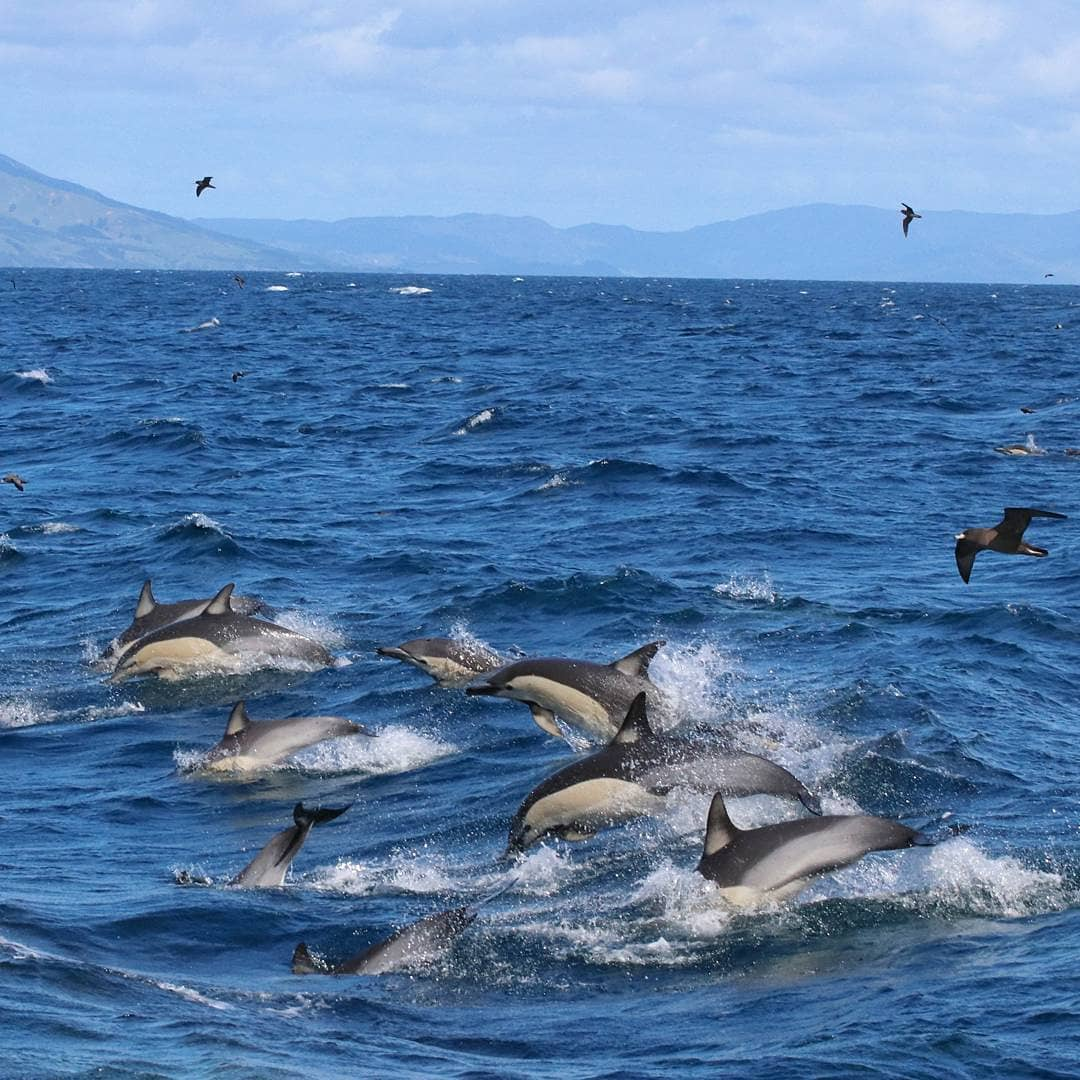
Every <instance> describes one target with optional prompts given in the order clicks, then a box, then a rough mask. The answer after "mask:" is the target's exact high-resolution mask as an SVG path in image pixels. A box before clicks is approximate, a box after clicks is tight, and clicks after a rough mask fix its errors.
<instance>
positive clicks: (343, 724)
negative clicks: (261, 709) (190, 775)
mask: <svg viewBox="0 0 1080 1080" xmlns="http://www.w3.org/2000/svg"><path fill="white" fill-rule="evenodd" d="M341 735H368V736H371V737H374V733H373V732H370V731H368V730H367V729H366V728H364V727H362V726H361V725H360V724H356V723H353V721H352V720H346V719H345V718H344V717H342V716H291V717H289V718H288V719H287V720H252V719H251V717H250V716H248V712H247V707H246V706H245V705H244V702H242V701H238V702H237V703H236V704H235V705H234V706H233V709H232V712H231V713H229V722H228V724H226V726H225V734H224V736H222V739H221V741H220V742H219V743H217V744H216V745H215V746H213V747H212V748H211V749H210V750H209V751H208V752H207V754H206V756H205V757H204V758H203V759H202V760H201V761H200V762H199V763H198V764H197V765H195V766H194V767H195V768H197V769H208V770H211V771H213V772H257V771H259V770H260V769H267V768H269V767H270V766H272V765H276V764H277V763H278V762H281V761H284V760H285V758H287V757H291V756H292V755H293V754H295V753H297V752H298V751H300V750H303V749H304V748H305V747H307V746H314V745H315V744H316V743H320V742H323V741H325V740H326V739H336V738H338V737H339V736H341Z"/></svg>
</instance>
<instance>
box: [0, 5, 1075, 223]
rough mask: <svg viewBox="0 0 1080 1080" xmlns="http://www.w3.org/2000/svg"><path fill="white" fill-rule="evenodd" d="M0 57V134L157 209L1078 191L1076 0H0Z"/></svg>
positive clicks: (325, 213)
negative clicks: (204, 182) (207, 180)
mask: <svg viewBox="0 0 1080 1080" xmlns="http://www.w3.org/2000/svg"><path fill="white" fill-rule="evenodd" d="M0 78H2V80H3V85H4V87H5V93H4V95H3V97H2V101H0V153H4V154H7V155H8V156H10V157H13V158H16V159H17V160H19V161H21V162H23V163H24V164H26V165H29V166H30V167H31V168H34V169H37V170H39V171H40V172H43V173H46V174H48V175H50V176H55V177H59V178H61V179H65V180H71V181H74V182H75V183H79V184H83V185H85V186H87V187H90V188H94V189H95V190H98V191H101V192H102V193H104V194H106V195H109V196H110V197H112V198H115V199H119V200H121V201H123V202H129V203H133V204H135V205H137V206H143V207H148V208H150V209H154V210H161V211H164V212H165V213H169V214H175V215H178V216H181V217H194V216H198V215H204V216H209V217H271V218H318V219H323V220H334V219H338V218H345V217H366V216H380V215H392V216H397V215H403V214H435V215H444V214H455V213H461V212H482V213H497V214H509V215H515V216H516V215H531V216H535V217H539V218H542V219H544V220H545V221H548V222H550V223H551V224H553V225H556V226H560V227H565V226H570V225H577V224H583V223H586V222H602V223H605V224H613V225H629V226H632V227H634V228H639V229H656V230H675V229H685V228H690V227H692V226H694V225H701V224H707V223H710V222H714V221H720V220H726V219H731V218H737V217H743V216H745V215H748V214H754V213H760V212H763V211H767V210H771V209H777V208H780V207H785V206H794V205H801V204H805V203H811V202H836V203H857V204H868V205H872V206H883V207H895V206H898V204H899V202H900V200H903V201H906V202H908V203H911V204H912V205H913V206H914V207H915V208H916V209H917V210H918V209H927V208H928V209H931V210H950V209H968V210H979V211H994V212H1005V213H1008V212H1028V213H1057V212H1063V211H1068V210H1075V209H1080V168H1078V164H1080V3H1076V2H1074V0H1053V2H1051V0H1024V2H1016V0H985V2H984V0H756V2H749V3H744V2H741V0H734V2H727V0H708V2H697V0H682V2H681V0H655V2H654V0H605V2H604V3H590V2H588V0H542V2H533V0H409V2H408V3H407V4H406V3H401V4H393V3H379V2H368V0H348V2H337V0H323V2H320V0H226V2H221V0H215V2H213V3H204V2H203V0H3V3H0ZM204 174H210V175H212V176H213V177H214V183H215V185H217V190H216V191H208V192H206V193H205V194H204V195H203V196H202V197H201V198H200V199H199V201H198V202H197V203H196V202H195V198H194V185H193V181H194V180H195V179H196V178H197V177H200V176H203V175H204Z"/></svg>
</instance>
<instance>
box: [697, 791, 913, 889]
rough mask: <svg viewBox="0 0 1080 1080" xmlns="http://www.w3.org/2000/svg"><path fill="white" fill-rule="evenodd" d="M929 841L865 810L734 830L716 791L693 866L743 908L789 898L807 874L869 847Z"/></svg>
mask: <svg viewBox="0 0 1080 1080" xmlns="http://www.w3.org/2000/svg"><path fill="white" fill-rule="evenodd" d="M932 842H933V841H931V840H929V839H928V838H927V837H925V836H924V835H923V834H922V833H920V832H917V831H916V830H915V829H909V828H908V827H907V826H906V825H901V824H900V822H898V821H891V820H890V819H889V818H880V817H871V816H870V815H868V814H847V815H828V816H826V817H819V818H799V819H798V820H797V821H780V822H777V823H776V824H774V825H763V826H761V828H758V829H739V828H736V827H735V826H734V825H733V824H732V822H731V818H730V817H728V812H727V807H726V806H725V805H724V797H723V795H721V794H720V792H717V793H716V795H714V796H713V801H712V805H711V806H710V807H709V818H708V824H707V826H706V830H705V850H704V852H703V853H702V856H701V861H700V862H699V863H698V866H697V869H698V873H699V874H701V875H702V876H703V877H706V878H708V879H709V880H710V881H713V882H715V883H716V884H717V885H718V886H720V893H721V895H722V896H723V898H724V899H725V900H727V901H728V902H729V903H731V904H735V905H737V906H739V907H747V906H752V905H755V904H759V903H762V902H769V901H776V900H783V899H785V898H786V897H789V896H794V895H795V894H796V893H798V892H800V891H801V890H802V889H804V888H805V887H806V886H807V885H808V884H809V881H810V879H811V878H813V877H817V876H818V875H820V874H827V873H829V871H831V870H838V869H840V867H842V866H847V865H848V864H850V863H853V862H857V861H858V860H859V859H861V858H862V857H863V856H864V855H867V854H869V853H870V852H871V851H892V850H895V849H897V848H906V847H911V846H912V845H913V844H920V845H928V844H931V843H932Z"/></svg>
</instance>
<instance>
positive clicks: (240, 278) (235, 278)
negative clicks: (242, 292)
mask: <svg viewBox="0 0 1080 1080" xmlns="http://www.w3.org/2000/svg"><path fill="white" fill-rule="evenodd" d="M233 281H235V282H236V284H237V285H239V286H240V288H241V289H242V288H243V287H244V278H243V276H242V275H241V274H233Z"/></svg>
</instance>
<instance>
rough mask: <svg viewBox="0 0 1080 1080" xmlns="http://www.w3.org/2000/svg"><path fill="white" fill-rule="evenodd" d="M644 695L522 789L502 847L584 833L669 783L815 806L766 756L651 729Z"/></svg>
mask: <svg viewBox="0 0 1080 1080" xmlns="http://www.w3.org/2000/svg"><path fill="white" fill-rule="evenodd" d="M645 702H646V699H645V695H644V694H638V696H637V697H636V698H635V699H634V701H633V703H632V704H631V706H630V709H629V711H628V712H627V714H626V719H625V720H624V721H623V725H622V727H621V728H619V732H618V734H617V735H616V736H615V738H614V739H612V740H611V742H610V743H609V744H608V745H607V746H605V747H604V748H603V749H602V750H597V751H596V753H594V754H590V755H589V756H588V757H586V758H583V759H582V760H580V761H575V762H573V763H571V764H570V765H567V766H566V768H564V769H560V770H559V771H558V772H556V773H554V774H553V775H552V776H549V777H548V778H547V779H546V780H544V781H543V782H542V783H541V784H539V785H538V786H537V787H536V788H534V789H533V790H532V791H531V792H530V793H529V795H528V796H527V797H526V799H525V801H524V802H523V803H522V804H521V806H520V807H519V808H518V811H517V813H516V814H515V815H514V819H513V821H512V822H511V824H510V839H509V844H508V847H507V853H508V854H511V853H515V852H520V851H524V850H525V848H527V847H528V846H529V845H530V844H535V843H536V842H537V841H538V840H541V839H543V838H544V837H545V836H548V835H554V836H558V837H560V838H561V839H564V840H585V839H588V838H589V837H591V836H593V835H595V834H596V833H597V832H599V831H600V830H601V829H604V828H607V827H609V826H611V825H618V824H620V823H621V822H624V821H629V820H631V819H632V818H635V817H639V816H641V815H646V814H656V813H658V812H659V811H661V810H662V809H663V807H664V805H665V796H666V795H667V794H668V792H670V791H671V790H672V788H675V787H688V788H691V789H692V790H695V791H716V790H717V789H719V790H720V791H722V792H723V793H724V794H725V795H735V796H738V795H779V796H783V797H787V798H793V799H798V800H799V801H800V802H802V804H803V805H804V806H805V807H806V808H807V809H808V810H810V811H811V812H812V813H814V814H820V813H821V804H820V803H819V802H818V800H817V799H816V798H815V797H814V796H813V795H811V794H810V792H809V791H807V790H806V788H805V787H804V786H803V784H802V783H801V782H800V781H799V780H797V779H796V778H795V777H794V776H792V775H791V773H789V772H788V771H787V769H784V768H781V767H780V766H779V765H776V764H774V763H773V762H771V761H769V760H768V759H767V758H763V757H759V756H758V755H757V754H746V753H742V752H741V751H738V750H732V749H730V748H725V747H724V746H717V745H716V744H715V743H709V742H705V741H704V740H698V739H684V738H679V737H676V736H672V735H657V734H655V733H654V732H653V730H652V728H651V727H650V726H649V721H648V717H647V715H646V703H645Z"/></svg>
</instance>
